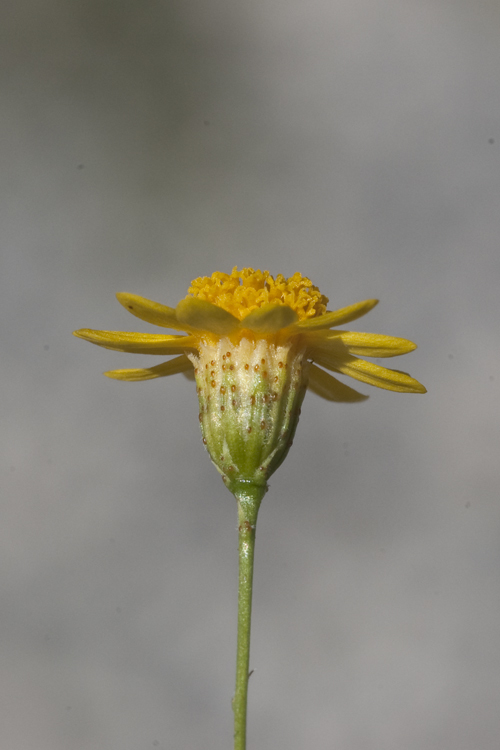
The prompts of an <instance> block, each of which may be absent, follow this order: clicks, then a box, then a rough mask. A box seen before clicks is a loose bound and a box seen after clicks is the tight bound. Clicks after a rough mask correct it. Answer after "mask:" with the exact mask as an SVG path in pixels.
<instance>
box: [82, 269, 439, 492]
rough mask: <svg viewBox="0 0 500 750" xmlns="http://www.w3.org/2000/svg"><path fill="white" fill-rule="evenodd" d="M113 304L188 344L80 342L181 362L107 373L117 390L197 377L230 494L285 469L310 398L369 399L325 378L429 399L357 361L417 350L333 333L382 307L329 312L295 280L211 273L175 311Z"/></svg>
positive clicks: (124, 298) (403, 378)
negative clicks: (121, 385)
mask: <svg viewBox="0 0 500 750" xmlns="http://www.w3.org/2000/svg"><path fill="white" fill-rule="evenodd" d="M117 297H118V301H119V302H120V303H121V304H122V305H123V306H124V307H125V308H126V309H127V310H129V311H130V312H131V313H132V314H133V315H135V316H136V317H138V318H141V319H142V320H145V321H147V322H148V323H153V324H154V325H158V326H161V327H163V328H170V329H173V330H178V331H184V332H185V335H168V334H167V335H161V334H160V335H156V334H146V333H123V332H115V331H94V330H89V329H81V330H79V331H75V336H79V337H80V338H83V339H86V340H87V341H91V342H92V343H94V344H98V345H99V346H103V347H105V348H107V349H114V350H116V351H122V352H131V353H140V354H156V355H177V356H175V357H174V358H173V359H170V360H168V361H167V362H164V363H163V364H160V365H156V366H154V367H149V368H144V369H127V370H112V371H110V372H106V373H105V374H106V375H107V376H108V377H111V378H115V379H117V380H127V381H138V380H149V379H152V378H158V377H163V376H166V375H174V374H175V373H179V372H189V371H193V369H194V374H195V378H196V381H197V386H198V389H197V390H198V397H199V401H200V422H201V426H202V433H203V436H204V442H205V444H206V445H207V448H208V449H209V452H210V455H211V457H212V460H213V461H214V463H215V464H216V466H217V468H218V469H219V471H220V472H221V473H222V475H223V477H224V479H225V481H226V484H227V485H228V486H229V487H230V489H231V488H232V486H233V484H234V481H246V482H252V483H256V482H260V483H261V484H262V483H263V482H265V479H266V478H267V477H269V476H270V474H271V473H273V471H275V470H276V468H277V467H278V466H279V464H280V463H281V462H282V461H283V459H284V457H285V455H286V453H287V451H288V448H289V446H290V444H291V439H292V437H293V434H294V432H295V427H296V425H297V421H298V413H299V410H300V404H301V402H302V399H303V397H304V393H305V390H306V388H309V390H311V391H313V392H314V393H316V394H318V395H319V396H322V397H323V398H325V399H327V400H329V401H337V402H342V401H343V402H356V401H363V400H365V399H366V398H367V396H364V395H362V394H360V393H358V392H357V391H355V390H354V389H352V388H350V387H349V386H347V385H345V384H344V383H341V382H340V381H339V380H337V379H336V378H335V377H333V376H332V375H330V374H329V373H328V372H326V370H329V371H331V372H336V373H341V374H343V375H349V376H350V377H351V378H354V379H356V380H360V381H361V382H363V383H367V384H369V385H374V386H377V387H378V388H385V389H386V390H390V391H397V392H399V393H425V391H426V389H425V388H424V386H423V385H421V384H420V383H419V382H418V381H416V380H415V379H414V378H412V377H410V375H408V374H407V373H404V372H400V371H399V370H388V369H386V368H384V367H380V366H379V365H376V364H373V363H371V362H367V361H365V360H364V359H359V356H361V357H376V358H379V357H394V356H396V355H399V354H406V353H408V352H410V351H412V350H413V349H415V348H416V346H415V344H413V343H412V342H411V341H407V340H406V339H401V338H394V337H392V336H384V335H380V334H374V333H357V332H354V331H345V330H331V329H332V328H334V327H335V326H339V325H344V324H346V323H350V322H351V321H353V320H356V318H359V317H361V316H362V315H365V314H366V313H367V312H369V311H370V310H371V309H372V308H373V307H374V306H375V305H376V304H377V300H374V299H371V300H366V301H364V302H358V303H357V304H354V305H350V306H349V307H344V308H342V309H341V310H336V311H334V312H327V309H326V306H327V304H328V299H327V298H326V297H324V296H323V295H322V294H321V292H320V291H319V289H318V288H317V287H315V286H314V285H313V284H312V282H311V281H310V280H309V279H307V278H304V277H303V276H301V274H300V273H296V274H294V275H293V276H292V277H290V278H289V279H286V278H285V277H283V276H281V275H279V276H277V277H276V279H274V278H273V277H272V276H271V275H270V274H269V272H268V271H254V270H253V269H251V268H244V269H242V270H241V271H238V270H237V269H236V268H235V269H233V271H232V273H231V274H225V273H214V274H212V276H211V277H210V278H209V277H204V278H199V279H195V280H194V281H193V282H192V284H191V287H190V289H189V293H188V296H187V297H186V298H185V299H183V300H181V301H180V302H179V304H178V305H177V307H176V308H172V307H166V306H165V305H160V304H158V303H157V302H152V301H150V300H147V299H144V298H143V297H138V296H137V295H134V294H127V293H120V294H118V295H117ZM318 365H319V366H318ZM322 368H324V369H322Z"/></svg>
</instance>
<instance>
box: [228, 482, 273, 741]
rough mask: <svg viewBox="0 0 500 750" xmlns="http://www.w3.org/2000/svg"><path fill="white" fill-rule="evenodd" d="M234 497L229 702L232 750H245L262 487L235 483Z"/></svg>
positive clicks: (263, 491) (263, 488)
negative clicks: (232, 685) (234, 616)
mask: <svg viewBox="0 0 500 750" xmlns="http://www.w3.org/2000/svg"><path fill="white" fill-rule="evenodd" d="M238 484H239V486H238V488H237V490H236V491H234V495H235V497H236V499H237V501H238V536H239V582H238V643H237V649H236V690H235V693H234V699H233V711H234V750H245V748H246V744H247V741H246V728H247V695H248V678H249V673H248V666H249V661H250V623H251V619H252V581H253V557H254V549H255V526H256V524H257V515H258V513H259V507H260V502H261V500H262V497H263V496H264V493H265V491H266V489H267V488H266V486H265V485H264V486H263V487H262V486H257V485H252V484H250V483H243V482H241V483H238Z"/></svg>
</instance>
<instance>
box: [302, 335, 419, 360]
mask: <svg viewBox="0 0 500 750" xmlns="http://www.w3.org/2000/svg"><path fill="white" fill-rule="evenodd" d="M321 338H322V342H324V346H325V348H326V347H327V346H328V342H331V343H332V345H333V346H335V342H338V341H339V340H340V341H342V343H343V344H345V346H346V347H347V350H348V351H349V353H350V354H355V355H356V356H358V357H396V356H398V355H400V354H408V352H412V351H413V350H414V349H416V348H417V345H416V344H414V343H413V342H412V341H408V339H399V338H396V337H395V336H384V335H383V334H378V333H358V332H357V331H332V332H330V331H328V332H325V335H324V336H322V337H321ZM315 344H316V342H315ZM317 345H319V346H320V347H321V346H322V343H319V342H318V344H317Z"/></svg>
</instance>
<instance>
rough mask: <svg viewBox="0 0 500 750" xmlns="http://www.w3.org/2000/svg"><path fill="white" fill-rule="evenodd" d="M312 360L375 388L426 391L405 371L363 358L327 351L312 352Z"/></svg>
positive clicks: (403, 391) (400, 391) (399, 391)
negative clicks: (366, 360) (336, 354)
mask: <svg viewBox="0 0 500 750" xmlns="http://www.w3.org/2000/svg"><path fill="white" fill-rule="evenodd" d="M314 361H315V362H317V363H318V364H319V365H321V366H322V367H326V368H327V370H334V371H335V372H341V373H342V374H344V375H349V376H350V377H351V378H355V379H356V380H361V382H363V383H368V385H374V386H376V387H377V388H385V390H387V391H396V392H398V393H426V392H427V391H426V388H424V386H423V385H422V384H421V383H419V382H418V380H415V379H414V378H412V377H411V376H410V375H408V373H406V372H400V371H399V370H388V369H387V368H385V367H380V366H379V365H375V364H373V362H365V360H363V359H356V357H352V356H350V355H348V354H346V355H345V356H343V357H340V356H335V355H331V354H329V353H328V352H320V351H319V350H318V351H317V352H316V353H315V354H314Z"/></svg>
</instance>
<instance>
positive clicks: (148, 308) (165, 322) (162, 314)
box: [116, 292, 186, 331]
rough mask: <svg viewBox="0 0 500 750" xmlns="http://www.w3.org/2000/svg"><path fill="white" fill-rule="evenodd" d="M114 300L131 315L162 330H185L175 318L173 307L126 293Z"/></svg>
mask: <svg viewBox="0 0 500 750" xmlns="http://www.w3.org/2000/svg"><path fill="white" fill-rule="evenodd" d="M116 299H117V300H118V302H119V303H120V304H121V305H123V307H124V308H125V309H126V310H128V311H129V312H131V313H132V315H135V316H136V318H140V319H141V320H145V321H146V322H147V323H152V324H153V325H154V326H162V328H173V329H174V330H176V331H185V330H186V329H185V328H183V327H182V325H181V324H180V323H179V321H178V320H177V318H176V317H175V309H174V308H173V307H167V306H166V305H160V303H159V302H153V301H152V300H149V299H145V298H144V297H139V296H138V295H137V294H128V292H118V294H117V295H116Z"/></svg>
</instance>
